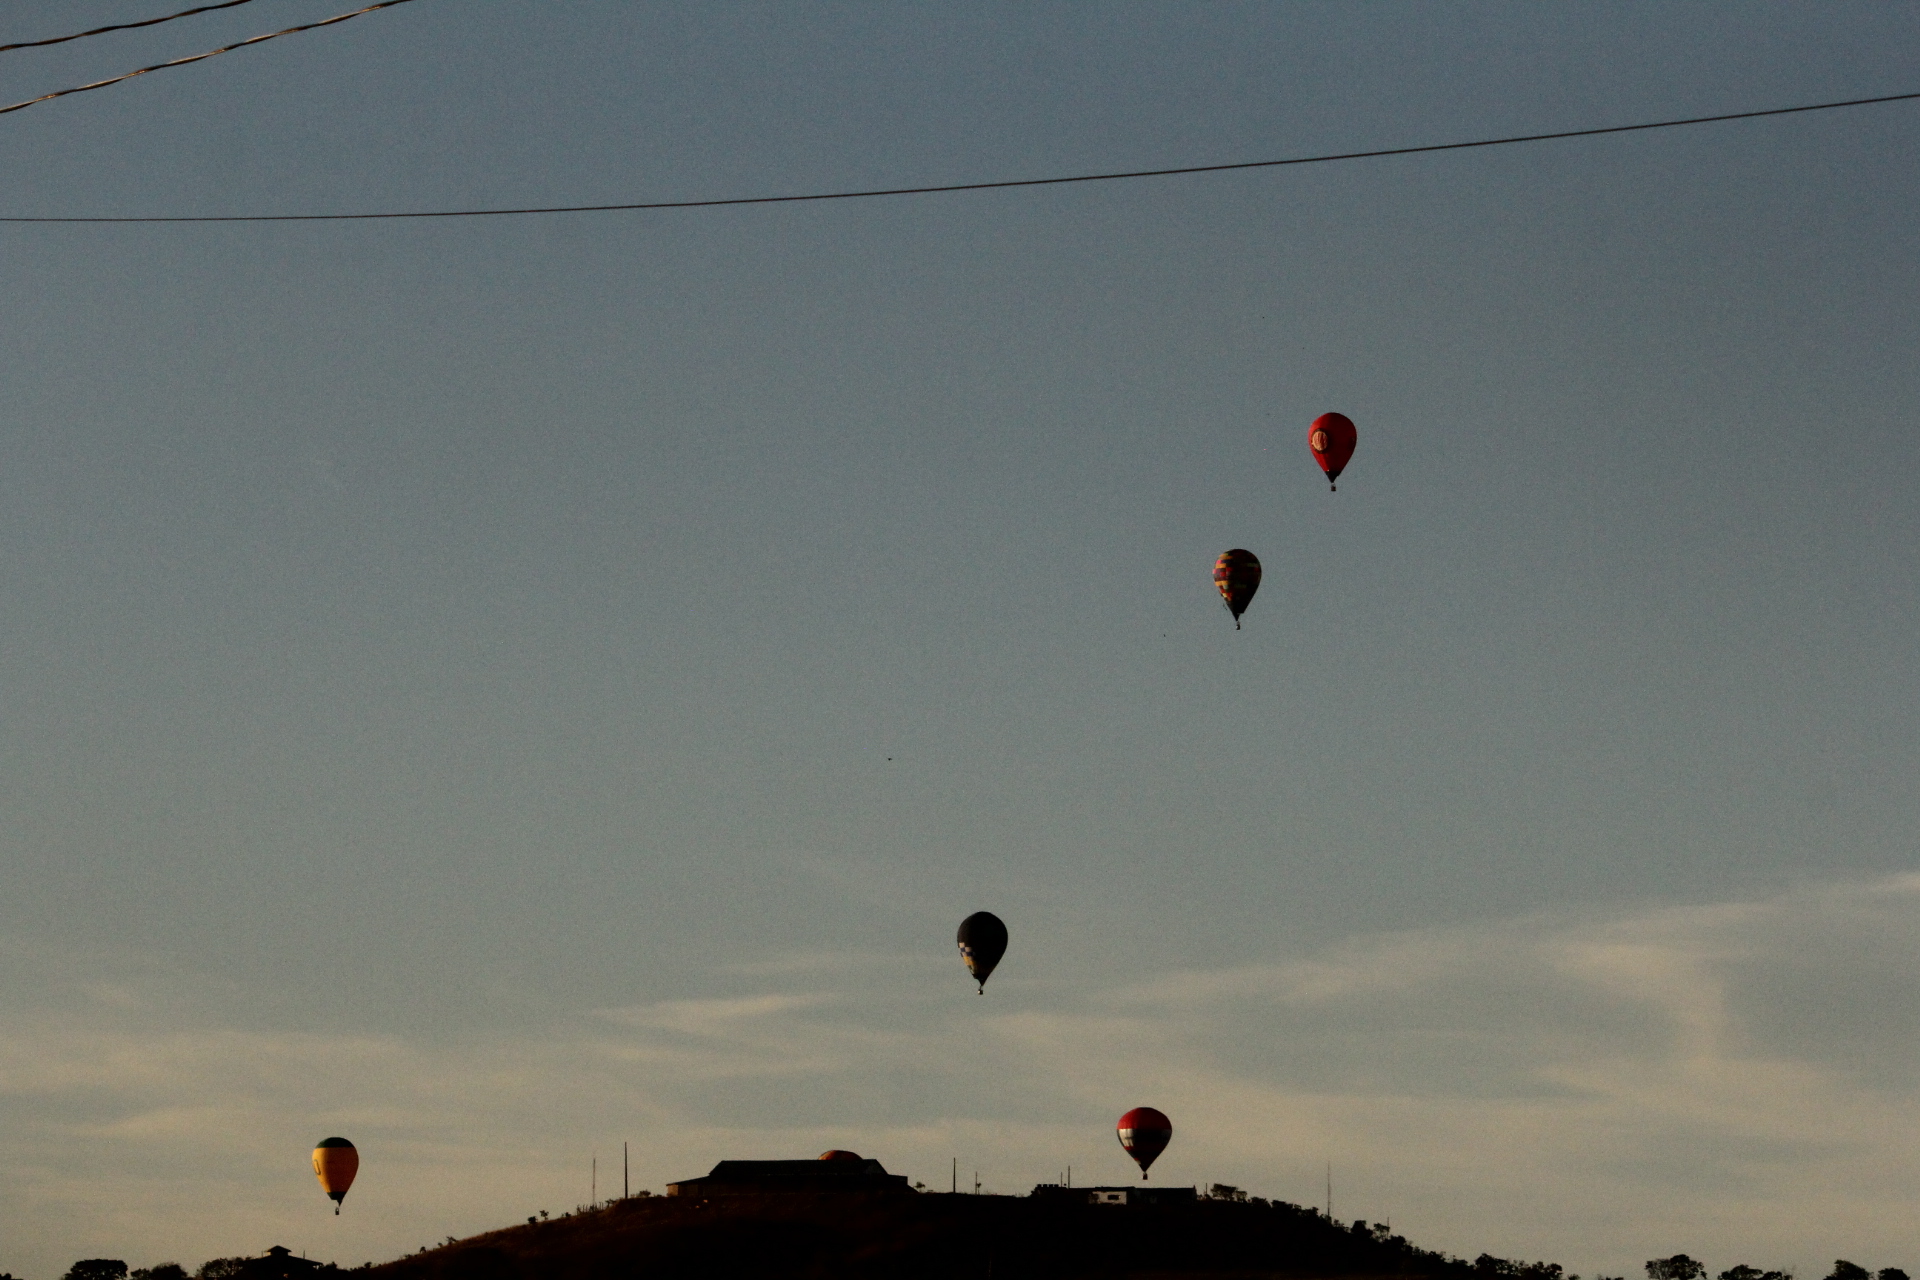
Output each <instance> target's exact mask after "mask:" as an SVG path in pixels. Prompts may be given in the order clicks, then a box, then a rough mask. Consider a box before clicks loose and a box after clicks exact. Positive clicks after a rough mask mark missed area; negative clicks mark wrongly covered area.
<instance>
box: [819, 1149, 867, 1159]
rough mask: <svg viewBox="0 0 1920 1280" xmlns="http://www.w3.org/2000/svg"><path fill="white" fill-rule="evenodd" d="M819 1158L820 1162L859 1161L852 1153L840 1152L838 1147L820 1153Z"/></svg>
mask: <svg viewBox="0 0 1920 1280" xmlns="http://www.w3.org/2000/svg"><path fill="white" fill-rule="evenodd" d="M820 1158H821V1159H822V1160H835V1161H839V1160H858V1159H860V1157H859V1156H858V1155H856V1154H854V1153H853V1152H851V1151H842V1150H840V1149H839V1148H838V1147H835V1148H834V1149H833V1150H832V1151H822V1152H821V1153H820Z"/></svg>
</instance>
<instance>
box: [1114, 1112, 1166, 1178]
mask: <svg viewBox="0 0 1920 1280" xmlns="http://www.w3.org/2000/svg"><path fill="white" fill-rule="evenodd" d="M1117 1131H1118V1133H1119V1134H1120V1145H1121V1146H1123V1147H1125V1148H1126V1149H1127V1154H1128V1155H1130V1156H1132V1157H1133V1158H1134V1161H1135V1163H1137V1164H1138V1165H1139V1166H1140V1177H1141V1179H1142V1180H1143V1181H1144V1180H1145V1178H1146V1176H1147V1166H1148V1165H1150V1164H1152V1163H1153V1162H1154V1160H1155V1159H1156V1158H1157V1157H1158V1156H1159V1155H1160V1153H1161V1152H1162V1151H1165V1150H1166V1149H1167V1144H1168V1143H1169V1142H1171V1141H1173V1121H1171V1120H1169V1119H1167V1117H1166V1116H1165V1115H1163V1114H1162V1113H1161V1112H1158V1111H1155V1110H1154V1109H1153V1108H1152V1107H1135V1108H1134V1109H1133V1110H1131V1111H1129V1112H1127V1114H1125V1115H1123V1116H1121V1117H1120V1123H1119V1125H1118V1126H1117Z"/></svg>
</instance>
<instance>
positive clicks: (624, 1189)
mask: <svg viewBox="0 0 1920 1280" xmlns="http://www.w3.org/2000/svg"><path fill="white" fill-rule="evenodd" d="M632 1195H633V1184H631V1183H630V1182H628V1181H627V1144H626V1143H624V1142H623V1143H621V1144H620V1198H621V1199H622V1200H625V1199H627V1198H629V1197H630V1196H632Z"/></svg>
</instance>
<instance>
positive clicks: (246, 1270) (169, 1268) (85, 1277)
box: [0, 1257, 371, 1280]
mask: <svg viewBox="0 0 1920 1280" xmlns="http://www.w3.org/2000/svg"><path fill="white" fill-rule="evenodd" d="M369 1265H371V1264H369ZM296 1266H297V1268H298V1270H299V1273H300V1274H302V1275H315V1276H318V1275H321V1274H329V1275H331V1274H336V1273H338V1272H339V1270H340V1268H338V1267H336V1266H335V1265H334V1264H333V1263H331V1262H328V1263H318V1262H308V1261H306V1260H305V1259H304V1258H302V1259H298V1260H297V1262H296ZM288 1271H289V1269H288V1267H287V1266H286V1264H285V1263H283V1262H281V1261H280V1260H279V1259H276V1258H273V1257H251V1258H210V1259H208V1260H207V1261H205V1262H203V1263H201V1264H200V1269H199V1270H197V1271H188V1270H187V1269H186V1268H185V1267H183V1266H181V1265H180V1264H179V1263H177V1262H159V1263H155V1264H154V1265H153V1266H151V1267H135V1268H133V1269H132V1270H128V1268H127V1264H126V1263H125V1262H123V1261H121V1260H120V1259H119V1258H82V1259H81V1260H80V1261H78V1262H76V1263H74V1264H73V1265H72V1266H71V1267H68V1268H67V1274H66V1275H64V1276H62V1277H61V1280H281V1277H282V1276H283V1275H286V1274H288ZM0 1280H13V1277H12V1276H11V1275H6V1274H4V1273H0Z"/></svg>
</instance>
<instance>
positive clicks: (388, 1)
mask: <svg viewBox="0 0 1920 1280" xmlns="http://www.w3.org/2000/svg"><path fill="white" fill-rule="evenodd" d="M411 3H412V0H380V3H378V4H370V5H368V6H367V7H366V8H364V9H355V10H354V11H353V12H352V13H343V14H340V15H338V16H336V17H332V18H322V19H321V20H320V21H318V22H303V23H301V24H300V25H299V26H297V27H288V28H287V29H286V30H284V31H269V32H267V34H265V35H263V36H252V37H250V38H248V39H246V40H242V41H240V42H239V43H238V44H229V45H222V46H221V47H220V48H218V49H209V50H207V51H206V52H205V53H196V54H193V55H192V56H191V57H186V58H175V59H174V60H173V61H171V62H156V63H154V64H153V65H152V66H150V67H141V68H140V69H139V70H138V71H129V72H127V73H126V74H125V75H123V76H114V77H112V78H111V79H107V80H95V81H94V82H93V83H92V84H81V85H75V86H74V87H73V88H71V89H55V90H54V91H53V92H52V93H43V94H41V95H40V96H39V97H37V98H28V99H27V100H26V101H25V102H16V103H14V104H13V105H12V106H10V107H0V116H3V115H5V114H7V112H9V111H24V110H25V109H26V108H28V107H30V106H32V105H34V104H35V103H36V102H45V101H47V100H48V99H49V98H64V97H66V96H67V95H68V94H70V93H85V92H86V91H87V90H89V89H104V88H106V87H107V86H108V85H110V84H119V83H120V82H121V81H122V80H131V79H133V78H134V77H135V76H143V75H145V74H147V72H149V71H165V70H166V69H167V68H168V67H184V66H186V65H187V64H188V63H189V62H205V61H206V60H207V59H208V58H217V57H219V56H220V55H221V54H223V53H232V52H233V51H234V50H235V49H244V48H246V47H247V46H249V45H256V44H259V43H260V42H261V41H263V40H276V39H278V38H279V37H281V36H290V35H293V34H295V33H296V32H301V31H312V30H313V29H314V28H316V27H330V26H332V25H333V24H334V23H336V22H345V21H346V20H347V19H348V18H357V17H359V16H360V15H361V14H363V13H372V12H373V11H374V10H375V9H391V8H393V7H394V6H395V5H397V4H411ZM211 7H213V8H219V7H220V6H218V5H215V6H211Z"/></svg>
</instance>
